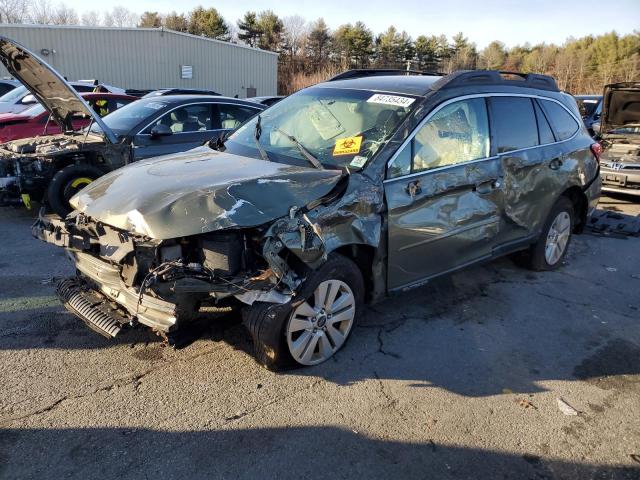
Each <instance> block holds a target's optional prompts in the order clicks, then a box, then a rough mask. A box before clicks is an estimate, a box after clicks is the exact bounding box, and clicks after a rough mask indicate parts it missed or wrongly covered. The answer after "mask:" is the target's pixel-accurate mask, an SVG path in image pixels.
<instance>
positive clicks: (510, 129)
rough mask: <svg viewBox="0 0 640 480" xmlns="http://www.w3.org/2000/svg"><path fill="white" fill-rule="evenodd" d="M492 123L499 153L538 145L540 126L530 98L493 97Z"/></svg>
mask: <svg viewBox="0 0 640 480" xmlns="http://www.w3.org/2000/svg"><path fill="white" fill-rule="evenodd" d="M491 122H492V127H493V137H494V139H495V140H494V141H495V142H496V146H497V153H504V152H510V151H512V150H519V149H521V148H527V147H534V146H536V145H537V144H538V126H537V123H536V116H535V114H534V113H533V103H532V102H531V99H530V98H524V97H491Z"/></svg>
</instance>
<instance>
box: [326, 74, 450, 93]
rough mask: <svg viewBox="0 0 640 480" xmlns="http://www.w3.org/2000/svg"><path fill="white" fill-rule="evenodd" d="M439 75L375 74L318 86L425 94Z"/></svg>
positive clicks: (439, 77) (438, 78)
mask: <svg viewBox="0 0 640 480" xmlns="http://www.w3.org/2000/svg"><path fill="white" fill-rule="evenodd" d="M441 78H442V77H441V76H439V75H375V76H369V77H360V78H351V79H345V80H333V81H330V82H323V83H320V84H318V85H316V86H317V87H323V88H351V89H356V90H374V91H380V92H392V93H402V94H405V95H425V94H426V93H428V92H429V91H430V90H431V86H432V85H433V84H434V83H436V82H437V81H438V80H440V79H441Z"/></svg>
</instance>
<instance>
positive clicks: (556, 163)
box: [549, 158, 562, 170]
mask: <svg viewBox="0 0 640 480" xmlns="http://www.w3.org/2000/svg"><path fill="white" fill-rule="evenodd" d="M561 166H562V160H560V159H559V158H554V159H553V160H551V161H550V162H549V168H550V169H551V170H558V169H559V168H560V167H561Z"/></svg>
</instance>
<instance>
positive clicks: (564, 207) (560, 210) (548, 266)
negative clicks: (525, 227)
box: [528, 197, 575, 271]
mask: <svg viewBox="0 0 640 480" xmlns="http://www.w3.org/2000/svg"><path fill="white" fill-rule="evenodd" d="M574 227H575V212H574V209H573V204H572V203H571V201H570V200H569V199H568V198H567V197H560V198H559V199H558V201H557V202H556V203H555V205H554V206H553V208H552V209H551V212H550V213H549V216H548V217H547V220H546V221H545V224H544V227H543V228H542V232H541V234H540V237H539V238H538V241H537V242H536V243H534V244H533V245H532V246H531V248H530V250H529V252H528V253H529V255H528V257H529V258H528V260H529V261H528V267H529V268H531V269H532V270H537V271H544V270H555V269H556V268H558V267H559V266H560V265H562V260H563V259H564V257H565V256H566V254H567V250H568V249H569V244H570V243H571V234H572V232H573V229H574Z"/></svg>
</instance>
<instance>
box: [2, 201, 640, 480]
mask: <svg viewBox="0 0 640 480" xmlns="http://www.w3.org/2000/svg"><path fill="white" fill-rule="evenodd" d="M601 206H602V208H607V209H612V210H614V211H617V212H619V213H623V214H628V215H638V214H640V203H635V204H634V203H633V202H632V199H629V198H625V197H615V198H603V201H602V203H601ZM30 223H31V219H30V217H29V215H28V214H25V213H24V212H23V211H21V210H15V209H3V210H2V211H0V239H1V242H2V243H1V246H0V478H1V479H31V478H34V479H41V478H43V479H44V478H47V479H54V478H56V479H57V478H78V479H90V478H118V479H129V478H135V479H139V478H149V479H165V478H166V479H170V478H188V479H199V478H207V479H214V478H225V479H230V478H247V479H253V478H267V479H270V478H274V479H275V478H277V479H288V478H291V479H301V478H336V479H340V478H345V479H346V478H349V479H353V478H368V479H374V478H394V479H395V478H399V479H400V478H433V479H485V478H486V479H494V478H513V479H580V480H582V479H594V480H595V479H598V480H601V479H640V414H639V412H640V238H611V237H606V236H604V237H603V236H596V235H591V234H584V235H580V236H577V237H574V238H573V241H572V244H571V247H570V251H569V254H568V256H567V259H566V261H565V265H563V266H562V268H560V269H559V270H558V271H555V272H546V273H536V272H531V271H527V270H523V269H521V268H520V267H518V266H517V265H516V264H515V263H514V262H513V261H512V260H511V259H509V258H505V259H501V260H499V261H496V262H492V263H489V264H486V265H482V266H478V267H474V268H471V269H468V270H465V271H462V272H459V273H457V274H455V275H452V276H449V277H446V278H442V279H439V280H437V281H434V282H432V283H431V284H429V285H426V286H425V287H422V288H419V289H415V290H412V291H409V292H406V293H403V294H401V295H399V296H395V297H393V298H389V299H387V300H385V301H384V302H381V303H378V304H376V305H374V306H371V307H367V309H366V311H365V312H364V314H363V315H362V316H361V318H360V320H359V324H358V325H357V327H356V328H355V330H354V331H353V333H352V336H351V339H350V340H349V342H348V343H347V345H346V346H345V347H344V348H343V349H342V350H341V351H340V352H339V353H338V354H337V355H336V356H335V358H334V359H333V360H331V361H329V362H327V363H325V364H323V365H320V366H317V367H312V368H306V369H300V370H295V371H290V372H286V373H280V374H275V373H272V372H269V371H267V370H265V369H263V368H261V367H260V366H258V365H257V364H256V363H255V362H254V361H253V359H252V357H251V355H250V353H249V352H250V349H251V343H250V339H249V336H248V334H247V333H246V332H245V331H244V329H243V328H242V327H241V326H240V325H238V324H237V323H236V322H234V321H233V320H234V319H233V318H231V319H228V320H226V321H221V322H219V323H216V324H212V325H209V326H208V327H207V328H206V329H204V330H203V331H202V334H201V337H200V338H199V339H198V340H196V341H195V342H194V343H192V344H191V345H190V346H188V347H186V348H184V349H181V350H173V349H172V348H170V347H167V346H165V345H164V344H163V343H162V342H161V341H160V339H159V338H158V337H156V336H154V335H153V334H151V333H149V332H147V331H131V332H127V333H126V334H125V335H121V336H119V337H118V338H117V339H115V340H111V341H110V340H107V339H104V338H102V337H100V336H98V335H97V334H96V333H94V332H93V331H91V330H89V329H87V328H86V327H85V326H84V324H83V323H81V322H80V321H79V320H77V319H76V318H75V317H74V316H72V315H71V314H69V313H67V312H66V310H65V309H64V308H63V307H62V306H61V305H60V303H59V302H58V300H57V298H56V297H55V294H54V286H55V282H56V281H57V280H58V279H60V278H63V277H64V276H67V275H71V274H72V273H73V269H72V267H71V264H70V263H69V262H68V261H67V259H66V258H65V255H64V252H63V251H62V250H61V249H58V248H55V247H52V246H49V245H46V244H44V243H42V242H39V241H37V240H35V239H33V238H32V237H31V235H30V230H29V226H30Z"/></svg>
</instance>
